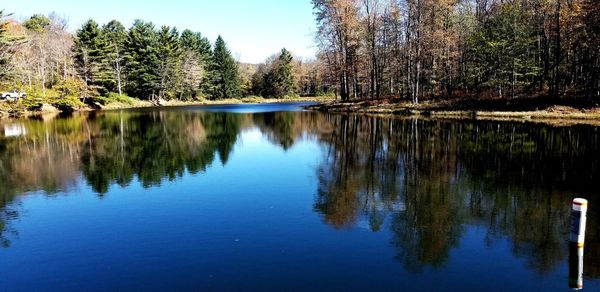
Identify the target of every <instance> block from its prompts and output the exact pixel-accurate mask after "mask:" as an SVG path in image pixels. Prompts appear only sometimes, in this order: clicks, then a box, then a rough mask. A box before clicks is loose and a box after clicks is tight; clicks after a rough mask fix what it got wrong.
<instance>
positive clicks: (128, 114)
mask: <svg viewBox="0 0 600 292" xmlns="http://www.w3.org/2000/svg"><path fill="white" fill-rule="evenodd" d="M299 105H300V104H277V105H236V106H212V107H183V108H169V109H141V110H127V111H110V112H98V113H91V114H84V115H74V116H69V117H59V118H53V119H43V118H40V119H37V120H11V121H3V122H2V123H1V124H0V177H1V179H0V244H1V246H2V247H0V290H3V291H20V290H62V291H75V290H77V291H95V290H104V291H105V290H115V289H119V290H142V289H143V290H175V289H186V290H192V289H194V290H263V291H264V290H374V289H375V290H392V289H405V288H408V289H414V290H439V289H453V288H454V287H457V288H459V287H460V288H463V289H464V290H475V289H480V290H484V289H485V290H502V291H504V290H509V289H517V290H527V289H536V290H559V291H561V290H568V288H569V287H568V273H569V271H568V258H569V254H568V242H567V235H568V233H567V232H568V224H569V211H570V201H571V200H572V199H573V198H574V197H576V196H583V197H586V198H588V199H589V200H590V206H591V207H590V211H589V214H588V232H587V241H586V247H585V257H584V287H585V289H589V290H598V289H600V230H599V227H598V218H599V216H598V211H597V210H598V209H597V208H595V206H600V201H598V200H597V198H599V194H598V184H597V182H598V181H600V169H599V167H600V165H599V155H598V153H600V152H599V150H600V144H599V141H600V139H599V137H600V133H599V131H598V128H596V127H592V126H572V127H552V126H547V125H541V124H533V123H498V122H481V121H444V120H429V119H404V118H377V117H365V116H357V115H327V114H322V113H316V112H307V111H302V110H300V108H299V107H298V106H299Z"/></svg>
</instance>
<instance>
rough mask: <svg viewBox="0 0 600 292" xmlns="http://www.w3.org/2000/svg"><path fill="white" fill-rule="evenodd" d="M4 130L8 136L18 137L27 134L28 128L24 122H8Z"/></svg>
mask: <svg viewBox="0 0 600 292" xmlns="http://www.w3.org/2000/svg"><path fill="white" fill-rule="evenodd" d="M3 132H4V136H6V137H18V136H24V135H25V134H27V129H26V128H25V125H23V124H8V125H4V131H3Z"/></svg>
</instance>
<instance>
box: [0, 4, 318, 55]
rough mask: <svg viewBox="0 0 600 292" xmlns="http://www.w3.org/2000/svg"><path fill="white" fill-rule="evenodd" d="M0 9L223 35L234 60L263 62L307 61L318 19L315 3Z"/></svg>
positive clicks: (74, 22)
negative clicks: (280, 57)
mask: <svg viewBox="0 0 600 292" xmlns="http://www.w3.org/2000/svg"><path fill="white" fill-rule="evenodd" d="M2 2H4V3H2V4H0V9H4V11H5V12H6V13H13V17H14V18H16V19H18V20H23V19H26V18H28V17H29V16H31V15H32V14H35V13H42V14H48V13H50V12H56V13H57V14H58V15H60V16H62V17H65V18H67V19H68V20H69V30H71V31H75V30H76V29H77V28H78V27H79V26H80V25H81V24H82V23H83V22H84V21H85V20H87V19H89V18H93V19H94V20H96V21H97V22H99V23H101V24H102V23H106V22H108V21H110V20H112V19H117V20H119V21H121V22H122V23H123V24H124V25H125V26H126V27H129V26H130V25H131V23H133V20H134V19H136V18H139V19H143V20H147V21H152V22H153V23H154V24H156V25H170V26H176V27H177V28H179V29H180V31H181V30H183V29H184V28H189V29H191V30H193V31H199V32H201V33H202V34H204V35H205V36H206V37H208V38H209V39H210V40H211V42H214V40H215V39H216V38H217V36H218V35H219V34H220V35H222V36H223V38H224V39H225V41H226V42H227V44H228V45H229V48H230V50H231V51H232V53H233V54H234V56H235V57H236V58H237V59H239V60H240V61H242V62H251V63H258V62H262V61H264V59H265V58H267V57H268V56H270V55H272V54H274V53H276V52H278V51H279V50H281V48H283V47H285V48H287V49H288V50H290V51H292V52H293V53H294V54H296V55H298V56H300V57H303V58H312V57H314V52H315V50H316V49H315V45H314V41H313V38H314V37H313V35H314V32H315V23H314V17H313V14H312V5H311V3H310V2H311V1H310V0H211V1H209V0H196V1H193V0H168V1H164V0H162V1H160V0H159V1H157V0H121V1H119V0H102V1H98V0H96V1H90V0H88V1H85V0H60V1H48V0H37V1H35V0H18V1H2Z"/></svg>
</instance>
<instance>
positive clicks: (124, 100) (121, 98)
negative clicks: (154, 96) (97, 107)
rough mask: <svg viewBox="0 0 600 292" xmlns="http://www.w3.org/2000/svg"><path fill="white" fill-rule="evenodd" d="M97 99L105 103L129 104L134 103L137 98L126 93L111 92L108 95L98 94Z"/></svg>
mask: <svg viewBox="0 0 600 292" xmlns="http://www.w3.org/2000/svg"><path fill="white" fill-rule="evenodd" d="M95 100H97V101H99V102H100V103H101V104H103V105H107V104H111V103H121V104H127V105H134V104H135V103H136V100H135V99H134V98H133V97H130V96H127V95H125V94H118V93H114V92H111V93H109V94H108V96H98V97H96V98H95Z"/></svg>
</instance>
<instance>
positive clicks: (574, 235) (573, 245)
mask: <svg viewBox="0 0 600 292" xmlns="http://www.w3.org/2000/svg"><path fill="white" fill-rule="evenodd" d="M587 207H588V201H587V200H585V199H581V198H577V199H574V200H573V207H572V209H571V228H570V229H571V234H570V236H569V241H570V243H569V287H570V288H572V289H575V290H579V289H583V246H584V243H585V223H586V216H587Z"/></svg>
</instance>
